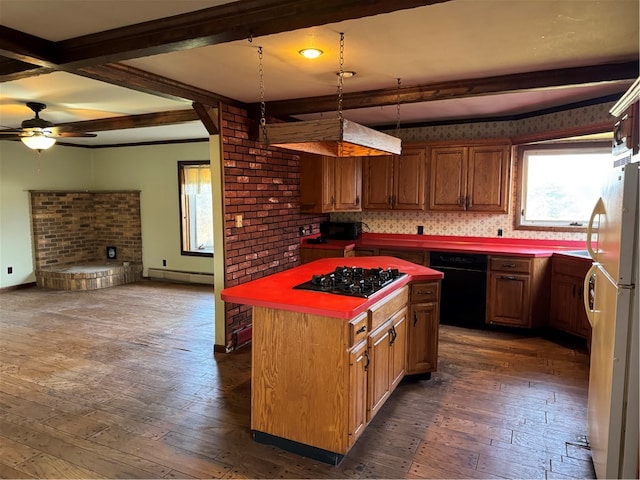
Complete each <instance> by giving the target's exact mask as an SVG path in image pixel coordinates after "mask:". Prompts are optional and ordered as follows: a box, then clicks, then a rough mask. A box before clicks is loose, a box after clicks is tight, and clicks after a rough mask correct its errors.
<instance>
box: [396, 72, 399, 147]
mask: <svg viewBox="0 0 640 480" xmlns="http://www.w3.org/2000/svg"><path fill="white" fill-rule="evenodd" d="M396 137H398V138H400V79H399V78H398V90H397V93H396Z"/></svg>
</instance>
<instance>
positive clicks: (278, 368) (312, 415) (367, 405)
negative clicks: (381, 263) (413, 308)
mask: <svg viewBox="0 0 640 480" xmlns="http://www.w3.org/2000/svg"><path fill="white" fill-rule="evenodd" d="M408 298H409V295H408V287H406V286H405V287H402V288H400V289H398V290H397V291H395V292H393V293H391V294H389V295H388V296H387V297H385V298H384V299H382V300H380V301H379V302H378V303H376V304H374V305H373V306H372V307H371V308H370V309H369V310H368V311H367V312H363V313H362V314H361V315H358V316H357V317H355V318H353V319H351V320H350V321H349V320H345V319H340V318H332V317H324V316H318V315H312V314H307V313H301V312H292V311H285V310H278V309H271V308H265V307H257V306H256V307H253V339H252V354H251V360H252V365H251V429H252V431H253V436H254V439H255V440H256V441H258V442H262V443H267V444H271V445H276V446H278V447H280V448H283V449H286V450H290V451H293V452H294V453H298V454H300V455H304V456H308V457H311V458H315V459H317V460H320V461H323V462H326V463H332V464H337V463H339V462H340V461H341V460H342V458H343V457H344V455H345V454H346V453H347V452H348V451H349V449H350V448H351V447H352V446H353V444H354V443H355V442H356V440H357V439H358V437H359V436H360V435H361V434H362V432H363V431H364V429H365V428H366V426H367V424H368V423H369V421H370V420H371V419H372V418H373V416H374V415H375V414H376V413H377V412H378V410H379V409H380V407H381V406H382V405H383V404H384V402H385V401H386V399H387V398H388V397H389V395H390V394H391V392H393V390H394V389H395V388H396V386H397V385H398V384H399V383H400V381H401V380H402V378H403V377H404V374H405V365H406V355H407V353H406V344H407V311H408V309H407V303H408Z"/></svg>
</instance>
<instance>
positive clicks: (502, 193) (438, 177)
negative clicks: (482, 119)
mask: <svg viewBox="0 0 640 480" xmlns="http://www.w3.org/2000/svg"><path fill="white" fill-rule="evenodd" d="M429 162H430V173H431V179H430V190H429V192H430V193H429V210H438V211H447V212H454V211H471V212H494V213H507V211H508V208H509V173H510V166H511V145H510V144H508V143H500V144H490V145H488V144H483V145H446V146H445V145H443V146H433V147H431V148H430V149H429Z"/></svg>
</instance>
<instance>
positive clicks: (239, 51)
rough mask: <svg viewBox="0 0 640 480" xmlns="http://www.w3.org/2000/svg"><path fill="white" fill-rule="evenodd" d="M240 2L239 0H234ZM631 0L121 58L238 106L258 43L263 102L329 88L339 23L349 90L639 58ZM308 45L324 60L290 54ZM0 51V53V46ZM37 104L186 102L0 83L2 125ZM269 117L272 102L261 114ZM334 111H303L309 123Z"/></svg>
mask: <svg viewBox="0 0 640 480" xmlns="http://www.w3.org/2000/svg"><path fill="white" fill-rule="evenodd" d="M224 3H229V2H225V1H212V0H209V1H207V0H180V1H175V0H171V1H169V0H127V1H124V0H91V1H87V0H58V1H55V2H53V1H51V0H0V24H1V25H3V26H5V27H10V28H12V29H15V30H19V31H22V32H25V33H28V34H31V35H35V36H38V37H41V38H43V39H46V40H51V41H61V40H66V39H70V38H74V37H78V36H81V35H85V34H90V33H96V32H101V31H104V30H108V29H111V28H118V27H122V26H126V25H131V24H134V23H138V22H143V21H147V20H155V19H159V18H162V17H166V16H172V15H176V14H180V13H184V12H189V11H195V10H199V9H202V8H208V7H212V6H216V5H220V4H224ZM241 3H246V2H241ZM639 4H640V2H638V0H601V1H597V0H549V1H547V0H452V1H448V2H445V3H439V4H435V5H431V6H424V7H419V8H414V9H409V10H401V11H396V12H393V13H388V14H383V15H377V16H373V17H367V18H362V19H355V20H347V21H343V22H339V23H335V24H328V25H322V26H317V27H312V28H305V29H300V30H294V31H290V32H285V33H278V34H274V35H268V36H264V37H257V38H254V39H253V40H252V41H251V42H250V41H249V40H248V39H247V40H240V41H233V42H229V43H220V44H216V45H211V46H205V47H200V48H193V49H189V50H182V51H178V52H172V53H165V54H159V55H152V56H147V57H142V58H134V59H131V60H126V61H124V62H122V63H123V64H125V65H127V66H131V67H135V68H137V69H141V70H144V71H147V72H151V73H153V74H156V75H161V76H163V77H167V78H170V79H172V80H175V81H178V82H181V83H183V84H186V85H191V86H194V87H197V88H199V89H202V90H205V91H208V92H213V93H215V94H218V95H222V96H224V97H228V98H232V99H234V100H238V101H240V102H246V103H254V102H258V101H259V100H260V94H259V76H258V55H257V48H258V46H262V47H263V51H264V59H263V64H264V87H265V100H266V101H267V102H269V101H275V100H289V99H295V98H306V97H315V96H320V95H334V94H336V87H337V77H336V72H337V71H338V68H339V58H338V50H339V32H344V33H345V47H344V68H345V70H354V71H355V72H356V73H357V74H356V76H355V77H354V78H352V79H348V80H345V82H344V91H345V94H346V93H349V92H359V91H369V90H375V89H388V88H394V87H395V86H396V83H397V79H398V78H400V79H401V83H402V85H403V86H412V85H425V84H432V83H435V82H445V81H453V80H459V79H475V78H484V77H491V76H497V75H507V74H517V73H526V72H534V71H540V70H548V69H557V68H569V67H580V66H589V65H601V64H608V63H616V62H622V61H632V60H637V59H638V55H639V53H638V52H639V50H640V49H639V29H638V18H639V16H640V13H639ZM306 46H315V47H318V48H321V49H322V50H324V52H325V53H324V55H323V56H321V57H320V58H319V59H317V60H315V61H313V60H307V59H304V58H302V57H301V56H300V55H298V53H297V52H298V50H300V49H301V48H303V47H306ZM0 53H1V51H0ZM630 84H631V81H618V82H604V83H595V84H588V85H577V86H575V85H574V86H570V87H566V88H550V89H545V90H531V91H521V92H518V93H509V94H504V95H500V96H496V95H483V96H471V97H467V98H457V99H454V100H438V101H431V102H423V103H411V104H403V105H401V108H400V114H401V122H402V123H417V122H432V121H442V120H463V119H473V118H487V117H495V116H504V115H517V114H523V113H527V112H534V111H539V110H542V109H545V108H552V107H557V106H560V105H566V104H572V103H575V102H581V101H587V100H591V99H594V98H600V97H604V96H608V95H621V93H622V92H624V90H626V88H627V87H628V86H629V85H630ZM25 101H41V102H43V103H46V104H47V106H48V108H47V109H46V110H45V111H44V112H42V114H41V116H42V117H43V118H45V119H47V120H49V121H51V122H53V123H66V122H75V121H83V120H94V119H99V118H109V117H115V116H121V115H133V114H142V113H152V112H161V111H169V110H184V109H188V108H190V106H191V101H189V100H184V101H179V100H176V99H169V98H165V97H162V96H156V95H150V94H148V93H141V92H138V91H135V90H131V89H127V88H123V87H120V86H114V85H110V84H107V83H104V82H100V81H96V80H91V79H88V78H84V77H79V76H77V75H73V74H71V73H64V72H55V73H49V74H44V75H39V76H35V77H30V78H23V79H19V80H14V81H8V82H5V83H0V125H2V126H3V127H17V126H19V125H20V122H21V121H22V120H25V119H27V118H31V117H32V116H33V115H32V112H31V111H30V110H29V109H28V108H27V107H26V106H25V105H24V102H25ZM267 113H268V112H267ZM333 114H335V111H328V112H324V113H323V112H319V113H313V114H305V115H299V116H298V118H301V119H310V118H317V117H319V116H322V115H324V116H326V115H333ZM396 115H397V109H396V105H390V106H385V107H370V108H360V109H356V110H349V111H346V112H345V117H346V118H348V119H350V120H353V121H356V122H359V123H362V124H365V125H369V126H376V125H390V124H395V122H396ZM97 133H98V136H97V137H96V138H94V139H87V138H83V139H75V138H73V139H65V141H68V143H76V144H86V145H103V144H117V143H130V142H135V141H154V140H158V139H164V140H175V139H190V138H206V136H207V132H206V130H205V129H204V127H203V126H202V125H201V124H200V122H189V123H185V124H182V125H180V128H178V126H176V125H172V126H165V127H150V128H138V129H132V130H115V131H109V132H102V133H101V132H97Z"/></svg>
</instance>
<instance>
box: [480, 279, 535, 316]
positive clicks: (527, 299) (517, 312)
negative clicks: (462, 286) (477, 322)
mask: <svg viewBox="0 0 640 480" xmlns="http://www.w3.org/2000/svg"><path fill="white" fill-rule="evenodd" d="M530 280H531V277H530V276H529V275H512V274H506V273H501V272H491V273H490V274H489V285H488V289H489V290H488V295H487V320H486V321H487V323H495V324H499V325H512V326H518V327H528V326H529V324H530V320H531V318H530V317H531V315H530V312H531V288H530Z"/></svg>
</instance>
